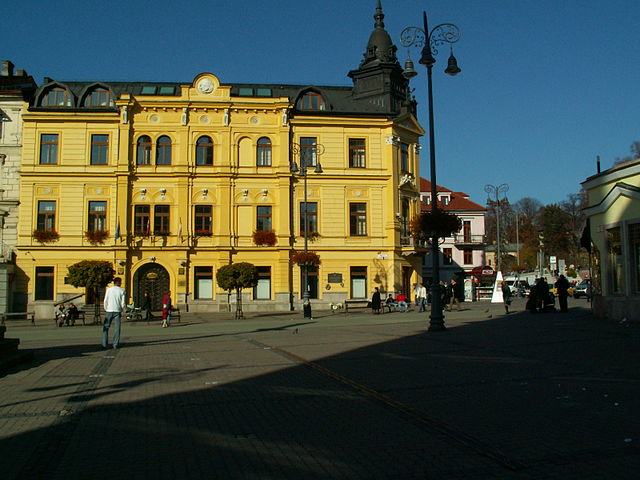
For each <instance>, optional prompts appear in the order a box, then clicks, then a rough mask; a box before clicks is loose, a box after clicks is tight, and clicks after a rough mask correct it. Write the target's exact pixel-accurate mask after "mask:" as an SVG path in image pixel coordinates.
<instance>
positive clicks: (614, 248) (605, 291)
mask: <svg viewBox="0 0 640 480" xmlns="http://www.w3.org/2000/svg"><path fill="white" fill-rule="evenodd" d="M582 187H583V188H584V190H585V191H586V193H587V198H588V206H587V207H586V208H585V209H584V213H585V215H586V217H587V226H586V228H585V234H584V235H583V238H582V245H583V246H584V247H586V248H587V249H588V250H589V251H590V254H591V255H590V258H591V271H592V275H591V276H592V282H593V285H592V289H593V296H592V298H593V312H594V315H595V316H596V317H599V318H606V319H610V320H615V321H640V159H635V160H632V161H629V162H624V163H620V164H618V165H614V166H613V167H612V168H609V169H608V170H605V171H603V172H598V173H597V174H596V175H593V176H591V177H589V178H587V179H586V180H585V181H584V182H583V183H582Z"/></svg>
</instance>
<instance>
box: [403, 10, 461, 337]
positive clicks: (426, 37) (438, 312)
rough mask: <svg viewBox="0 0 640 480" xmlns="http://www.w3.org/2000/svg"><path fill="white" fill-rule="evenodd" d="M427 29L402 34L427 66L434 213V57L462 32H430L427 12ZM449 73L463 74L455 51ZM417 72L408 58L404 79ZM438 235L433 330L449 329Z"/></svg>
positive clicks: (449, 27) (450, 27) (447, 26)
mask: <svg viewBox="0 0 640 480" xmlns="http://www.w3.org/2000/svg"><path fill="white" fill-rule="evenodd" d="M422 19H423V24H424V28H420V27H407V28H405V29H404V30H403V31H402V33H401V34H400V43H401V44H402V45H403V46H404V47H411V46H415V47H422V56H421V57H420V63H421V64H422V65H424V66H425V67H427V92H428V94H427V95H428V100H429V165H430V167H431V211H432V212H435V211H436V210H437V208H438V194H437V190H436V185H437V182H436V147H435V143H436V140H435V130H434V125H433V86H432V80H431V71H432V69H433V65H434V64H435V63H436V59H435V58H434V55H437V54H438V50H437V47H439V46H441V45H444V44H445V43H449V44H453V43H456V42H457V41H458V40H460V29H459V28H458V27H457V26H455V25H454V24H452V23H441V24H440V25H438V26H436V27H434V28H433V29H432V30H429V26H428V24H427V12H423V13H422ZM445 73H447V74H449V75H452V76H453V75H457V74H458V73H460V68H458V63H457V61H456V58H455V57H454V56H453V49H452V51H451V55H450V56H449V61H448V64H447V68H446V69H445ZM416 75H417V72H416V71H415V70H414V68H413V62H412V61H411V59H408V60H407V62H406V63H405V71H404V76H405V78H407V79H411V78H412V77H415V76H416ZM438 238H439V237H438V236H437V235H434V236H433V237H432V238H431V257H432V273H433V275H432V276H433V282H432V286H431V316H430V317H429V318H430V319H431V321H430V324H429V331H430V332H433V331H441V330H445V329H446V328H445V326H444V315H443V314H442V296H441V287H440V260H439V258H438V255H439V248H438Z"/></svg>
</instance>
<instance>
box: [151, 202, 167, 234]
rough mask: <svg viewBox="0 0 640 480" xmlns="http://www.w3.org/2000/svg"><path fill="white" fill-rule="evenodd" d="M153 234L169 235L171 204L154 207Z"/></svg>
mask: <svg viewBox="0 0 640 480" xmlns="http://www.w3.org/2000/svg"><path fill="white" fill-rule="evenodd" d="M153 234H154V235H169V205H155V206H154V207H153Z"/></svg>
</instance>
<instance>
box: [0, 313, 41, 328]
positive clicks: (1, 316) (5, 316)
mask: <svg viewBox="0 0 640 480" xmlns="http://www.w3.org/2000/svg"><path fill="white" fill-rule="evenodd" d="M10 319H15V320H22V319H26V320H29V321H30V322H31V324H32V325H35V324H36V314H35V312H12V313H0V325H4V324H5V320H10Z"/></svg>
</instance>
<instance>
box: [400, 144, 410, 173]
mask: <svg viewBox="0 0 640 480" xmlns="http://www.w3.org/2000/svg"><path fill="white" fill-rule="evenodd" d="M400 169H401V170H402V171H403V172H408V171H409V145H408V144H406V143H401V144H400Z"/></svg>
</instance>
